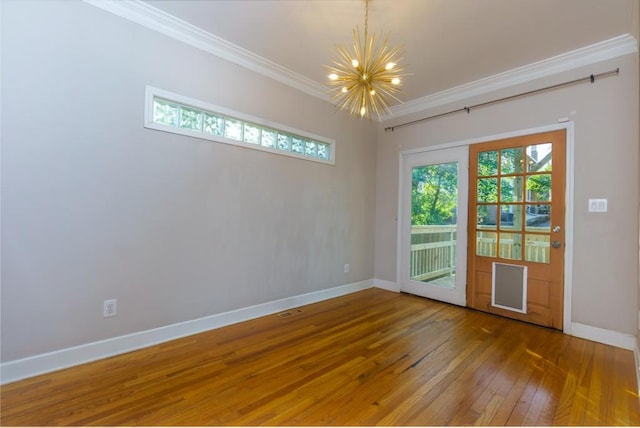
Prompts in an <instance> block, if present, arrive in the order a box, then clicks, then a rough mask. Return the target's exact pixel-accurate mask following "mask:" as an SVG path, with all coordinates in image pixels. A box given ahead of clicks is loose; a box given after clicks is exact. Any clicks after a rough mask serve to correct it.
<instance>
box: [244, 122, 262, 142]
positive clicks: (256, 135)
mask: <svg viewBox="0 0 640 428" xmlns="http://www.w3.org/2000/svg"><path fill="white" fill-rule="evenodd" d="M244 141H245V143H250V144H260V128H258V127H257V126H253V125H251V124H248V123H245V124H244Z"/></svg>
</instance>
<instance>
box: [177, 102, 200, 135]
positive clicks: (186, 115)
mask: <svg viewBox="0 0 640 428" xmlns="http://www.w3.org/2000/svg"><path fill="white" fill-rule="evenodd" d="M201 113H202V112H201V111H200V110H196V109H193V108H189V107H182V108H181V109H180V128H186V129H193V130H196V131H197V130H200V128H202V114H201Z"/></svg>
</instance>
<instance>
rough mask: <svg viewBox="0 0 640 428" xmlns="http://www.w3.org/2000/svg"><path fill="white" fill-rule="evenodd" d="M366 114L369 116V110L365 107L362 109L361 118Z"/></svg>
mask: <svg viewBox="0 0 640 428" xmlns="http://www.w3.org/2000/svg"><path fill="white" fill-rule="evenodd" d="M365 114H367V109H366V107H365V106H362V107H361V108H360V116H364V115H365Z"/></svg>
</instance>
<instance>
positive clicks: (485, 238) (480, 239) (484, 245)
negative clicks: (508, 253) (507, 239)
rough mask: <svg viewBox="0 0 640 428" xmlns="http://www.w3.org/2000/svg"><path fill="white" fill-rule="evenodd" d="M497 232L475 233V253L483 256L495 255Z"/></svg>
mask: <svg viewBox="0 0 640 428" xmlns="http://www.w3.org/2000/svg"><path fill="white" fill-rule="evenodd" d="M497 242H498V234H497V233H496V232H484V231H482V232H480V231H478V233H477V234H476V255H478V256H484V257H495V256H496V243H497Z"/></svg>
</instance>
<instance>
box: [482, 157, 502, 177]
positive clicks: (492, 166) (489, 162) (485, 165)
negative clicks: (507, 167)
mask: <svg viewBox="0 0 640 428" xmlns="http://www.w3.org/2000/svg"><path fill="white" fill-rule="evenodd" d="M488 175H498V151H497V150H495V151H491V152H480V153H478V177H486V176H488Z"/></svg>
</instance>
